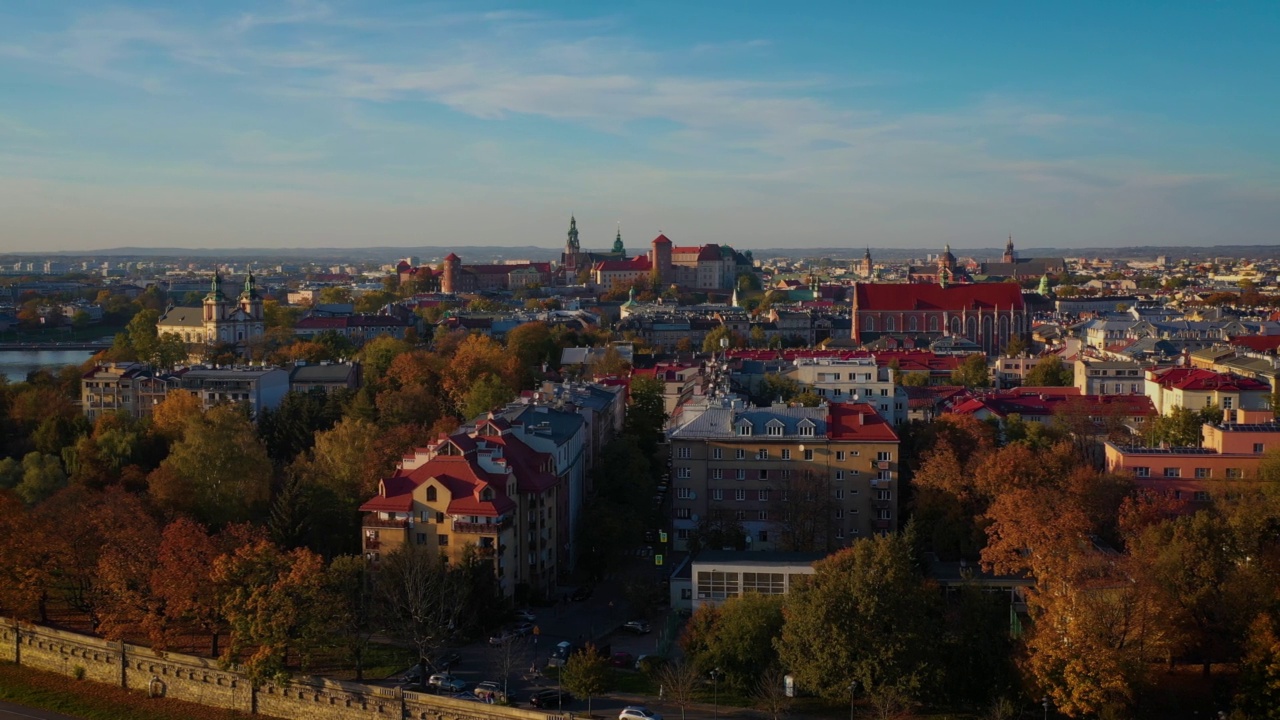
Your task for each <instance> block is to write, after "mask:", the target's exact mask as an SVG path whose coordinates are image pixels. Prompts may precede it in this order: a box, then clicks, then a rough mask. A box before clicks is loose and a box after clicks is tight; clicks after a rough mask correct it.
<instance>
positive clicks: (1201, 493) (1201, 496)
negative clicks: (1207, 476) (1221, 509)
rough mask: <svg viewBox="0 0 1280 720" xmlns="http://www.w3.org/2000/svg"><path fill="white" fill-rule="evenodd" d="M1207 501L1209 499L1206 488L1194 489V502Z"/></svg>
mask: <svg viewBox="0 0 1280 720" xmlns="http://www.w3.org/2000/svg"><path fill="white" fill-rule="evenodd" d="M1208 501H1209V491H1207V490H1197V491H1196V502H1208Z"/></svg>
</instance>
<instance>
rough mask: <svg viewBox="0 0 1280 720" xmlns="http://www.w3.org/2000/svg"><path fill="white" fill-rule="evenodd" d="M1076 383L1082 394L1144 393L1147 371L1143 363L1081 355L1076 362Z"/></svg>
mask: <svg viewBox="0 0 1280 720" xmlns="http://www.w3.org/2000/svg"><path fill="white" fill-rule="evenodd" d="M1074 369H1075V381H1074V383H1073V384H1074V385H1075V386H1076V387H1077V388H1079V390H1080V394H1081V395H1142V394H1145V392H1146V380H1145V377H1146V373H1145V371H1144V368H1143V366H1142V364H1141V363H1137V362H1133V361H1129V360H1103V359H1100V358H1093V357H1081V358H1080V359H1078V360H1076V362H1075V368H1074Z"/></svg>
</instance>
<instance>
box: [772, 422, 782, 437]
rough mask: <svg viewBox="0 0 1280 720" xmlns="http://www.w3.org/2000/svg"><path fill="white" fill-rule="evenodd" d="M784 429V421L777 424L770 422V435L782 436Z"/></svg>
mask: <svg viewBox="0 0 1280 720" xmlns="http://www.w3.org/2000/svg"><path fill="white" fill-rule="evenodd" d="M782 430H783V425H782V423H777V424H774V423H770V424H769V434H770V435H772V436H774V437H782Z"/></svg>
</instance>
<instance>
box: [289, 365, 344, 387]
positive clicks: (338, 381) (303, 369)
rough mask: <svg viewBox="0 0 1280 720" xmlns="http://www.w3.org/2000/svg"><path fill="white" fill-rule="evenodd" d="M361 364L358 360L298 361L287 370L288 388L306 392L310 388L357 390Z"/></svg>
mask: <svg viewBox="0 0 1280 720" xmlns="http://www.w3.org/2000/svg"><path fill="white" fill-rule="evenodd" d="M361 370H362V366H361V365H360V363H358V362H339V363H328V362H326V363H319V364H317V365H308V364H303V363H299V364H298V365H295V366H294V367H293V369H292V370H290V371H289V390H290V391H292V392H300V393H306V392H311V391H312V390H324V391H325V392H326V393H330V392H333V391H335V390H359V389H360V385H361V382H362V372H361Z"/></svg>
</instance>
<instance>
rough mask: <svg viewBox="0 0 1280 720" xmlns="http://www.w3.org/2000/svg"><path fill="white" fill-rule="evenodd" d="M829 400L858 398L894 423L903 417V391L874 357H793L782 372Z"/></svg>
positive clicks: (839, 400) (847, 400)
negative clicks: (788, 366) (789, 365)
mask: <svg viewBox="0 0 1280 720" xmlns="http://www.w3.org/2000/svg"><path fill="white" fill-rule="evenodd" d="M783 374H784V375H785V376H786V377H789V378H792V379H794V380H796V381H797V382H799V383H800V385H801V386H802V387H804V388H806V389H810V390H813V392H814V393H815V394H816V395H817V396H818V397H821V398H824V399H826V400H828V401H830V402H837V403H839V402H862V403H867V404H869V405H871V406H872V407H874V408H875V409H876V411H877V412H878V413H879V414H880V417H882V418H884V419H885V420H888V421H889V423H890V424H892V425H894V426H895V427H896V426H898V425H901V424H902V423H904V422H906V420H907V391H906V390H905V389H904V388H902V387H901V386H899V385H898V384H897V378H896V377H895V376H894V371H893V368H892V367H889V366H887V365H884V366H881V365H879V364H878V362H877V360H876V358H873V357H859V358H831V357H811V358H796V360H795V363H794V364H793V365H792V367H790V368H787V370H786V371H785V372H784V373H783Z"/></svg>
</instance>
